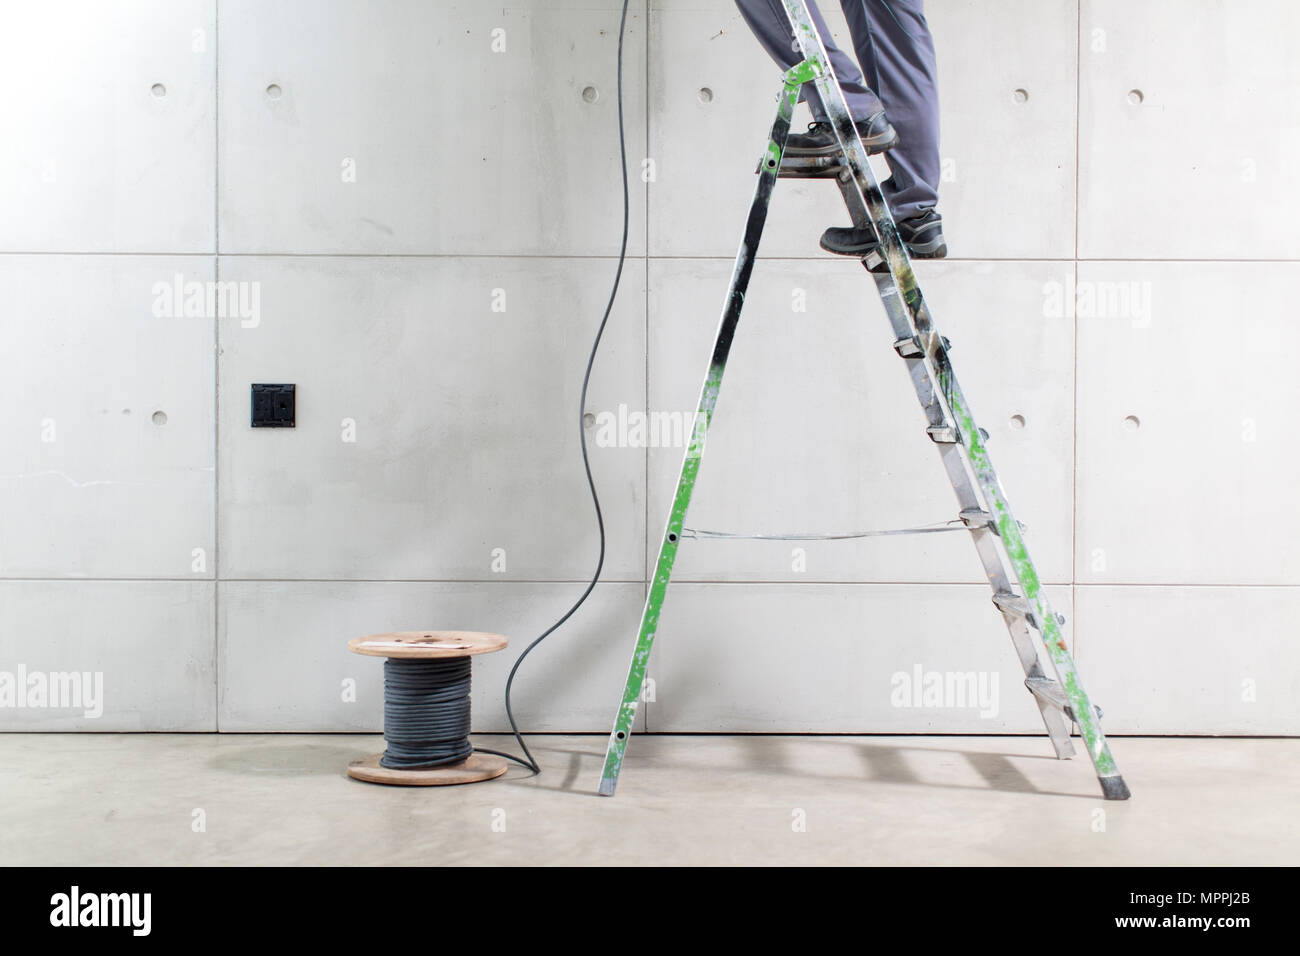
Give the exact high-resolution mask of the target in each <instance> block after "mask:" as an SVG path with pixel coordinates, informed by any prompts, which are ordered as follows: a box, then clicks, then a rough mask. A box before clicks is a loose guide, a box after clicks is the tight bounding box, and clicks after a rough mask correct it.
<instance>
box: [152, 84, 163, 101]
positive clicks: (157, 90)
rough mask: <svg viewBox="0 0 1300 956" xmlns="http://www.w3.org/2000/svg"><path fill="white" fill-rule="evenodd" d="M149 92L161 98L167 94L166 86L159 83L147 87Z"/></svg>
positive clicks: (156, 97)
mask: <svg viewBox="0 0 1300 956" xmlns="http://www.w3.org/2000/svg"><path fill="white" fill-rule="evenodd" d="M149 92H151V93H152V94H153V95H154V98H155V99H162V98H163V97H164V96H166V95H167V87H165V86H163V85H162V84H161V83H155V84H154V85H153V86H151V87H150V88H149Z"/></svg>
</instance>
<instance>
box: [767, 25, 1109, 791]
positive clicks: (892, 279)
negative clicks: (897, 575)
mask: <svg viewBox="0 0 1300 956" xmlns="http://www.w3.org/2000/svg"><path fill="white" fill-rule="evenodd" d="M783 2H784V4H785V9H786V15H787V16H788V17H789V19H790V25H791V27H792V28H793V30H794V36H795V40H796V42H797V43H798V44H799V47H800V49H801V50H802V51H803V55H804V58H805V62H806V63H809V64H811V65H812V67H813V70H814V71H815V72H816V74H817V76H816V79H815V80H814V82H815V83H816V85H817V91H818V93H819V94H820V95H821V99H822V105H823V106H824V107H825V109H826V113H827V116H828V118H829V119H830V121H831V125H832V127H833V128H834V129H835V133H836V137H837V139H838V140H839V145H840V149H841V152H842V154H843V156H844V160H845V163H846V165H847V167H848V169H847V171H846V173H845V174H843V175H842V176H841V177H840V188H841V192H842V193H843V194H844V198H845V201H846V203H847V204H848V207H849V212H850V213H851V215H852V216H853V219H854V222H855V224H858V225H863V224H865V223H868V222H869V223H870V225H871V228H872V229H873V230H874V232H875V234H876V238H877V240H878V241H879V245H878V247H877V248H876V249H875V250H874V251H873V252H872V253H871V254H869V255H868V256H867V257H866V258H865V259H864V260H863V265H864V266H865V267H866V268H867V270H868V271H869V272H871V273H872V277H873V278H874V279H875V280H876V285H877V287H878V288H879V291H880V296H881V301H882V303H883V304H884V307H885V312H886V314H887V315H888V316H889V320H890V323H891V325H892V326H893V329H894V337H895V349H897V350H898V352H899V355H901V356H902V357H903V358H905V359H906V360H907V362H908V366H909V371H910V372H911V375H912V382H913V385H914V386H915V387H916V393H917V397H918V398H919V399H920V401H921V405H922V408H923V409H924V410H925V413H926V417H927V420H928V423H929V428H928V431H929V434H930V437H931V438H932V439H933V440H934V442H935V444H936V445H938V446H939V449H940V454H941V456H942V458H943V461H944V466H945V468H946V469H947V471H948V477H949V479H950V480H951V483H952V486H953V489H954V491H955V492H956V493H957V497H958V500H959V502H960V503H961V506H962V512H963V517H965V516H966V515H968V514H969V515H979V516H980V519H979V520H970V521H968V522H967V523H968V526H969V527H971V530H972V535H973V536H974V539H975V544H976V549H977V551H978V552H979V555H980V560H981V561H982V562H983V564H984V569H985V572H986V574H987V575H988V578H989V583H990V585H991V586H992V588H993V599H994V603H995V604H996V605H997V606H998V608H999V609H1000V610H1001V611H1002V612H1003V616H1004V618H1005V619H1006V620H1007V623H1008V626H1009V628H1010V630H1011V637H1012V641H1013V643H1014V644H1015V645H1016V650H1017V653H1018V654H1019V655H1020V658H1021V663H1022V665H1024V667H1025V676H1026V680H1025V684H1026V686H1027V687H1028V689H1029V690H1030V692H1031V693H1032V694H1033V695H1034V697H1035V698H1036V700H1037V702H1038V704H1039V709H1040V711H1041V713H1042V715H1043V720H1044V723H1045V725H1046V726H1047V730H1048V734H1049V736H1050V737H1051V739H1052V743H1053V744H1054V746H1055V747H1056V751H1057V754H1058V755H1059V756H1062V757H1064V756H1068V755H1069V754H1070V752H1072V749H1073V748H1072V747H1070V742H1069V739H1068V728H1066V727H1065V726H1064V721H1063V720H1062V717H1068V718H1070V719H1072V720H1073V721H1074V722H1075V723H1076V724H1078V726H1079V732H1080V735H1081V736H1082V738H1083V741H1084V743H1085V745H1086V746H1087V749H1088V756H1089V758H1091V760H1092V763H1093V767H1094V768H1095V769H1096V772H1097V777H1098V780H1099V781H1100V783H1101V789H1102V793H1103V795H1104V796H1105V797H1106V799H1108V800H1125V799H1128V797H1129V790H1128V787H1127V786H1126V785H1125V783H1124V779H1123V778H1122V777H1121V776H1120V774H1119V769H1118V768H1117V767H1116V765H1115V759H1114V757H1113V756H1112V755H1111V752H1110V746H1109V745H1108V744H1107V743H1106V737H1105V734H1103V733H1102V730H1101V723H1100V720H1099V713H1098V711H1097V709H1096V708H1095V707H1094V706H1093V704H1092V701H1091V700H1090V698H1089V697H1088V695H1087V693H1086V692H1085V691H1084V689H1083V684H1082V682H1081V681H1080V679H1079V675H1078V672H1077V670H1076V669H1075V666H1074V660H1073V659H1072V658H1071V657H1070V653H1069V651H1068V650H1067V648H1066V646H1065V639H1064V637H1063V636H1062V634H1061V627H1060V621H1059V620H1058V618H1057V616H1056V614H1055V613H1054V612H1053V611H1052V609H1051V605H1050V604H1049V602H1048V600H1047V596H1046V594H1044V593H1043V590H1042V587H1041V584H1040V582H1039V579H1038V572H1037V570H1036V569H1035V567H1034V564H1033V561H1032V560H1031V559H1030V557H1029V551H1028V549H1027V548H1026V547H1025V542H1024V538H1023V536H1022V534H1021V530H1020V524H1019V522H1018V521H1016V519H1015V516H1014V515H1013V514H1012V513H1011V507H1010V505H1009V504H1008V503H1007V500H1006V496H1005V495H1004V494H1003V492H1002V485H1001V483H1000V482H999V481H998V477H997V473H996V472H995V471H994V470H993V464H992V461H991V460H990V458H989V455H988V450H987V449H986V448H985V446H984V440H985V438H986V437H987V436H986V435H985V434H984V433H983V432H981V431H980V429H979V427H978V426H977V425H976V424H975V419H974V416H973V415H972V413H971V410H970V406H969V405H968V404H967V402H966V398H965V396H964V395H963V393H962V391H961V388H960V386H959V385H958V384H957V377H956V375H955V374H954V372H953V369H952V364H951V362H950V360H949V357H948V343H947V340H946V339H944V338H943V336H941V335H939V333H938V331H937V330H936V329H935V327H934V323H933V321H932V320H931V317H930V312H929V309H928V308H927V307H926V305H925V302H924V300H923V298H922V296H921V290H920V288H919V286H918V285H917V282H916V275H915V274H914V273H913V271H912V264H911V261H910V259H909V258H908V255H907V250H906V248H905V247H904V245H903V242H902V240H901V238H900V237H899V234H898V228H897V226H896V225H895V223H894V219H893V216H892V214H891V213H890V210H889V205H888V203H887V202H886V201H885V198H884V195H883V194H882V193H881V191H880V187H879V185H878V184H877V182H876V178H875V176H874V174H873V173H872V172H871V168H870V166H869V165H868V164H867V153H866V150H865V149H864V148H863V145H862V140H861V137H859V135H858V132H857V129H856V127H855V126H854V123H853V118H852V116H850V114H849V110H848V106H847V104H846V103H845V101H844V94H843V91H841V90H840V87H839V83H838V82H836V80H835V77H834V75H833V73H832V72H831V70H830V66H829V60H828V58H827V56H826V49H825V46H824V45H823V44H822V40H821V37H820V35H819V34H818V33H817V30H816V28H815V27H814V26H813V23H812V18H811V17H810V16H809V14H808V8H807V6H806V4H805V2H804V0H783ZM963 457H964V458H965V462H964V463H963V460H962V459H963ZM967 466H969V472H968V471H967ZM972 475H973V477H974V485H977V486H978V489H979V493H978V494H977V493H976V490H975V487H974V486H973V485H972V481H971V476H972ZM981 498H982V499H983V502H984V505H983V506H981V503H980V499H981ZM999 544H1000V548H999ZM1002 554H1005V555H1006V558H1007V560H1008V562H1009V563H1010V565H1011V567H1012V569H1013V571H1014V574H1015V579H1016V581H1017V582H1018V583H1019V586H1020V592H1019V593H1018V594H1017V593H1016V592H1015V591H1013V589H1012V588H1011V584H1010V576H1009V574H1008V573H1007V570H1006V568H1005V566H1004V564H1003V562H1002V558H1001V555H1002ZM1021 620H1022V621H1023V624H1024V625H1025V626H1027V627H1028V628H1032V629H1033V630H1036V631H1037V632H1038V633H1039V636H1040V637H1041V638H1042V646H1043V648H1044V649H1045V650H1046V652H1047V656H1048V659H1049V660H1050V661H1051V662H1052V666H1053V669H1054V670H1055V671H1056V675H1057V678H1058V680H1057V681H1051V680H1049V679H1048V678H1047V677H1046V676H1045V675H1043V673H1042V670H1041V667H1040V665H1039V663H1038V659H1037V656H1038V655H1037V649H1036V648H1035V649H1033V658H1034V659H1033V661H1032V663H1031V662H1030V660H1029V656H1028V654H1027V652H1026V651H1027V647H1026V643H1027V642H1026V641H1025V640H1024V637H1025V636H1027V634H1026V632H1022V631H1021V630H1020V629H1019V627H1020V625H1019V621H1021ZM1028 643H1029V645H1030V646H1032V642H1028ZM1057 711H1059V712H1060V713H1057Z"/></svg>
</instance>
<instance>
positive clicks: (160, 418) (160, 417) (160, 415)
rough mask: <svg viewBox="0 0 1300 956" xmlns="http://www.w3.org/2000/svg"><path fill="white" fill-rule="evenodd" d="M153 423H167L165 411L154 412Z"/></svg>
mask: <svg viewBox="0 0 1300 956" xmlns="http://www.w3.org/2000/svg"><path fill="white" fill-rule="evenodd" d="M153 423H154V424H155V425H166V424H167V413H166V412H163V411H158V412H154V413H153Z"/></svg>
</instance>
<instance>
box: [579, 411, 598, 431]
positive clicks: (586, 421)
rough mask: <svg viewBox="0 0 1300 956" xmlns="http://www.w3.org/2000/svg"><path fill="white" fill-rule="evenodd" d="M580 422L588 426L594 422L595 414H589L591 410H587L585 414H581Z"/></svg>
mask: <svg viewBox="0 0 1300 956" xmlns="http://www.w3.org/2000/svg"><path fill="white" fill-rule="evenodd" d="M582 424H583V425H585V426H586V427H587V428H590V427H591V426H592V425H594V424H596V416H595V415H593V414H591V412H587V414H585V415H583V416H582Z"/></svg>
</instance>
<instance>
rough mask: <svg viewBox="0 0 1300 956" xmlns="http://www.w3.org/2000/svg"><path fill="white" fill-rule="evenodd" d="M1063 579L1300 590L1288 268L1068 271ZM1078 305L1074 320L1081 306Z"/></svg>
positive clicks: (1299, 341) (1161, 266) (1299, 339)
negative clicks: (1072, 287) (1074, 484)
mask: <svg viewBox="0 0 1300 956" xmlns="http://www.w3.org/2000/svg"><path fill="white" fill-rule="evenodd" d="M1079 276H1080V290H1079V291H1080V299H1079V304H1080V309H1079V311H1080V317H1079V394H1080V396H1081V398H1080V402H1081V404H1080V407H1079V433H1078V442H1079V447H1078V460H1079V500H1078V513H1077V520H1078V526H1077V542H1078V543H1077V547H1078V555H1077V562H1076V568H1077V575H1078V577H1077V580H1079V581H1080V582H1089V583H1110V582H1113V583H1124V584H1297V583H1300V511H1297V509H1296V508H1295V506H1294V500H1295V489H1296V478H1295V466H1296V453H1295V445H1294V440H1293V436H1292V414H1291V409H1292V405H1293V403H1294V387H1293V384H1292V381H1291V376H1290V373H1289V372H1288V371H1287V370H1286V368H1285V365H1284V364H1279V362H1278V359H1279V357H1280V356H1287V355H1292V354H1294V353H1295V352H1296V350H1297V349H1300V331H1297V328H1296V324H1295V321H1294V319H1293V317H1292V308H1291V302H1292V300H1293V298H1294V293H1295V289H1296V287H1297V284H1298V283H1300V265H1295V264H1281V263H1273V264H1264V263H1204V262H1201V263H1159V262H1128V263H1118V262H1108V263H1084V264H1081V265H1080V268H1079ZM1088 297H1091V301H1092V304H1091V305H1089V306H1088V307H1087V308H1088V310H1089V311H1090V312H1091V313H1092V314H1089V315H1085V299H1087V298H1088Z"/></svg>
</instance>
